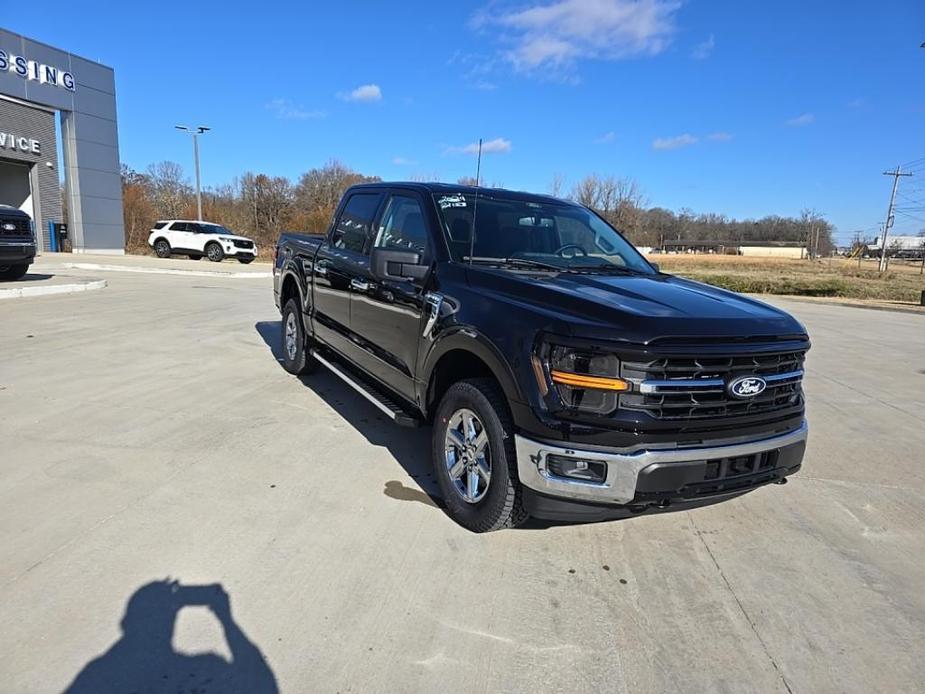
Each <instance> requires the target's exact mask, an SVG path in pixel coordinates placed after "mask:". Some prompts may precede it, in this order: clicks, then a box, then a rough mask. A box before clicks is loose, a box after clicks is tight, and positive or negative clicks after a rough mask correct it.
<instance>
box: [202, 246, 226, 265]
mask: <svg viewBox="0 0 925 694" xmlns="http://www.w3.org/2000/svg"><path fill="white" fill-rule="evenodd" d="M206 255H207V256H208V257H209V260H211V261H212V262H213V263H220V262H222V261H223V260H224V259H225V251H223V250H222V247H221V246H219V245H218V244H217V243H215V242H212V243H210V244H209V245H208V246H206Z"/></svg>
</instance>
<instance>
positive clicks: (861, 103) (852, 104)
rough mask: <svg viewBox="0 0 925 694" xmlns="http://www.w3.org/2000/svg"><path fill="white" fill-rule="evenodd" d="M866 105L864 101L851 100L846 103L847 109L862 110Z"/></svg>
mask: <svg viewBox="0 0 925 694" xmlns="http://www.w3.org/2000/svg"><path fill="white" fill-rule="evenodd" d="M866 105H867V102H866V101H864V99H860V98H858V99H852V100H851V101H849V102H848V108H863V107H864V106H866Z"/></svg>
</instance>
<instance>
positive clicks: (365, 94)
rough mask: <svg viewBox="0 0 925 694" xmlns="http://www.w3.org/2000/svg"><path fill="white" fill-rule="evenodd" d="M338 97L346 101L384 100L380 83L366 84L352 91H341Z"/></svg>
mask: <svg viewBox="0 0 925 694" xmlns="http://www.w3.org/2000/svg"><path fill="white" fill-rule="evenodd" d="M337 98H339V99H342V100H344V101H360V102H367V103H369V102H372V101H382V90H381V89H380V88H379V85H378V84H364V85H361V86H359V87H357V88H356V89H354V90H353V91H350V92H340V93H338V95H337Z"/></svg>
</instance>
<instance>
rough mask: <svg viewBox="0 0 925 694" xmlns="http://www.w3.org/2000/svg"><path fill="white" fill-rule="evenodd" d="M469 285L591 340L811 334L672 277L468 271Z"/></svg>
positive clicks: (765, 310) (781, 316) (748, 301)
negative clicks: (502, 297) (602, 338)
mask: <svg viewBox="0 0 925 694" xmlns="http://www.w3.org/2000/svg"><path fill="white" fill-rule="evenodd" d="M470 282H471V283H472V284H474V285H477V286H484V288H485V289H486V290H488V291H494V292H497V293H498V294H499V295H502V296H504V297H505V299H506V300H508V301H514V302H517V303H518V304H519V305H520V307H522V308H524V307H528V306H532V307H533V308H534V309H535V310H536V311H538V312H541V313H544V314H546V316H547V317H548V319H549V320H550V321H552V322H559V321H561V322H562V323H563V324H565V325H566V326H568V332H570V333H572V334H575V335H582V336H587V337H603V336H605V335H606V336H607V338H609V339H619V340H629V341H632V342H650V341H651V340H653V339H658V338H661V337H680V336H709V337H725V336H730V337H732V336H734V337H740V336H763V335H767V336H783V335H804V334H805V333H806V331H805V329H804V328H803V326H802V325H800V323H799V322H798V321H796V320H795V319H794V318H793V317H792V316H790V315H789V314H787V313H785V312H784V311H781V310H780V309H777V308H774V307H773V306H769V305H768V304H765V303H762V302H760V301H756V300H755V299H752V298H750V297H747V296H744V295H742V294H736V293H734V292H730V291H726V290H724V289H719V288H717V287H713V286H710V285H707V284H702V283H700V282H694V281H692V280H686V279H682V278H680V277H674V276H672V275H653V276H643V275H596V274H577V273H566V272H563V273H556V274H551V273H532V272H518V271H512V270H505V269H493V268H471V269H470ZM499 298H501V296H499ZM549 329H551V330H555V329H556V328H552V327H550V328H549ZM559 329H560V330H561V327H560V328H559Z"/></svg>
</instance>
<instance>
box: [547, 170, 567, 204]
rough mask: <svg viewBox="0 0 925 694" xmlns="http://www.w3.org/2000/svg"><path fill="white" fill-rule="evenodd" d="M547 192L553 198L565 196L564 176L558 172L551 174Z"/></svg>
mask: <svg viewBox="0 0 925 694" xmlns="http://www.w3.org/2000/svg"><path fill="white" fill-rule="evenodd" d="M549 194H550V195H551V196H552V197H554V198H562V197H565V176H564V175H563V174H560V173H555V174H553V175H552V180H551V181H550V182H549Z"/></svg>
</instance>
